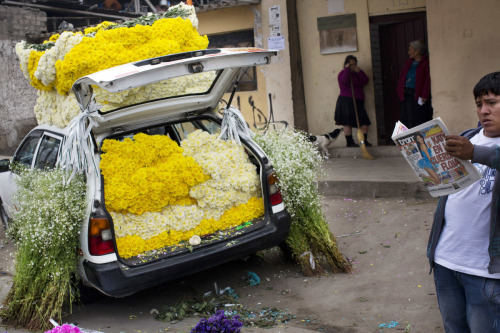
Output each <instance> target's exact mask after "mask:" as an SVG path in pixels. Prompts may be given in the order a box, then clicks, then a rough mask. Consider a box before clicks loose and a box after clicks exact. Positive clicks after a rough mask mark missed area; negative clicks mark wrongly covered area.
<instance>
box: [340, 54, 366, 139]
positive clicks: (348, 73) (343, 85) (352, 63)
mask: <svg viewBox="0 0 500 333" xmlns="http://www.w3.org/2000/svg"><path fill="white" fill-rule="evenodd" d="M351 79H352V85H353V88H354V89H351ZM338 80H339V87H340V96H339V98H338V99H337V106H336V107H335V124H336V125H343V126H344V134H345V138H346V141H347V147H358V145H357V144H356V143H355V142H354V140H353V138H352V128H353V127H356V128H357V127H358V124H357V121H356V114H355V112H354V111H355V110H354V100H353V96H352V90H354V97H355V98H356V106H357V110H358V117H359V126H360V127H361V128H360V130H361V132H363V134H364V136H365V140H364V141H365V145H366V146H368V147H370V146H371V144H370V143H369V142H368V141H367V140H366V138H367V136H368V126H369V125H370V124H371V122H370V119H369V118H368V114H367V113H366V110H365V106H364V105H365V94H364V92H363V88H364V86H365V85H366V84H367V83H368V80H369V79H368V76H366V74H365V72H363V71H362V70H361V69H360V68H359V67H358V59H356V57H355V56H353V55H348V56H347V57H346V58H345V61H344V69H343V70H342V71H341V72H340V73H339V76H338Z"/></svg>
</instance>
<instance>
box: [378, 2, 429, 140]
mask: <svg viewBox="0 0 500 333" xmlns="http://www.w3.org/2000/svg"><path fill="white" fill-rule="evenodd" d="M370 32H371V44H372V45H371V48H372V59H373V78H374V82H373V84H374V89H375V110H376V118H377V134H378V138H377V139H378V144H379V145H393V144H394V142H393V141H392V139H391V136H392V131H393V130H394V125H395V124H396V122H397V121H398V120H399V109H400V102H399V99H398V94H397V91H396V88H397V85H398V78H399V73H400V71H401V69H402V68H403V65H404V63H405V62H406V60H407V59H408V45H409V44H410V42H411V41H414V40H423V41H424V43H425V44H426V45H427V20H426V15H425V12H413V13H406V14H394V15H382V16H372V17H370Z"/></svg>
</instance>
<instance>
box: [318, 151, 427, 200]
mask: <svg viewBox="0 0 500 333" xmlns="http://www.w3.org/2000/svg"><path fill="white" fill-rule="evenodd" d="M367 149H368V152H369V153H370V154H371V155H372V156H374V157H375V159H374V160H365V159H362V158H361V149H360V148H334V149H330V158H329V159H328V160H327V161H326V162H325V167H324V169H325V173H326V175H325V176H324V177H323V178H322V179H321V180H320V182H319V188H320V190H321V192H322V193H323V195H325V196H341V197H346V198H347V197H370V198H377V197H402V198H414V199H429V198H431V196H430V195H429V193H428V191H427V189H426V188H425V186H424V185H423V184H422V183H421V182H420V181H419V180H418V178H417V176H416V175H415V173H414V172H413V170H412V169H411V168H410V166H409V165H408V163H407V162H406V160H405V159H404V157H403V156H402V155H401V153H400V152H399V151H398V149H397V148H396V147H395V146H379V147H370V148H367Z"/></svg>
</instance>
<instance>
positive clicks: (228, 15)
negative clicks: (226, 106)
mask: <svg viewBox="0 0 500 333" xmlns="http://www.w3.org/2000/svg"><path fill="white" fill-rule="evenodd" d="M282 2H283V4H282V11H281V12H282V13H284V14H286V6H285V4H284V2H285V1H282ZM276 3H277V1H266V0H264V1H263V3H262V4H261V5H257V6H239V7H232V8H227V9H220V10H216V11H209V12H202V13H198V20H199V27H198V32H199V33H200V34H202V35H205V34H207V35H210V34H221V33H228V32H234V31H241V30H248V29H253V30H254V36H255V46H256V47H265V48H267V37H269V27H268V25H266V24H265V23H263V22H268V16H267V15H268V14H267V13H268V8H269V6H271V5H274V4H276ZM283 25H286V21H284V22H283V21H282V26H283ZM285 28H286V26H285ZM284 51H286V50H284ZM286 61H287V56H286V52H280V53H279V55H278V56H277V57H274V59H273V61H272V64H271V65H268V66H260V67H257V89H258V90H257V91H245V92H238V93H236V95H235V97H234V99H233V102H232V104H233V105H234V106H239V108H240V110H241V112H242V114H243V116H244V117H245V119H246V120H247V122H248V123H249V125H250V127H251V128H252V129H256V127H259V126H262V123H263V122H265V121H266V120H267V119H268V118H269V115H270V109H271V106H270V101H269V96H268V94H271V98H272V107H273V112H274V119H275V120H287V121H288V122H289V123H291V124H293V110H292V108H291V93H290V86H289V85H287V84H286V82H287V80H281V78H285V77H286V76H288V77H290V66H289V63H288V65H287V63H286ZM277 76H280V79H276V77H277ZM288 81H289V78H288ZM228 98H229V94H226V95H225V100H226V101H227V100H228Z"/></svg>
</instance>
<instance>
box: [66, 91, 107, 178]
mask: <svg viewBox="0 0 500 333" xmlns="http://www.w3.org/2000/svg"><path fill="white" fill-rule="evenodd" d="M78 104H79V105H80V108H81V110H82V112H81V113H80V114H79V115H78V116H76V117H74V118H73V119H71V121H70V123H69V124H68V135H67V136H66V137H65V139H64V141H63V144H62V147H61V150H60V151H59V161H58V166H60V167H61V168H62V169H65V170H67V171H72V173H71V176H70V177H69V179H68V181H67V183H68V184H69V182H70V181H71V179H73V177H74V176H75V174H76V173H83V172H87V173H88V172H90V167H93V169H94V171H95V172H96V175H98V172H97V163H96V161H95V159H94V142H93V140H92V136H91V135H90V133H91V131H92V128H93V127H94V126H95V127H97V126H99V124H98V122H99V121H101V120H102V119H103V118H102V117H101V115H99V113H98V112H97V110H98V106H97V103H96V101H95V100H94V99H92V100H91V101H90V103H88V105H87V107H83V106H82V104H80V103H78Z"/></svg>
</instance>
